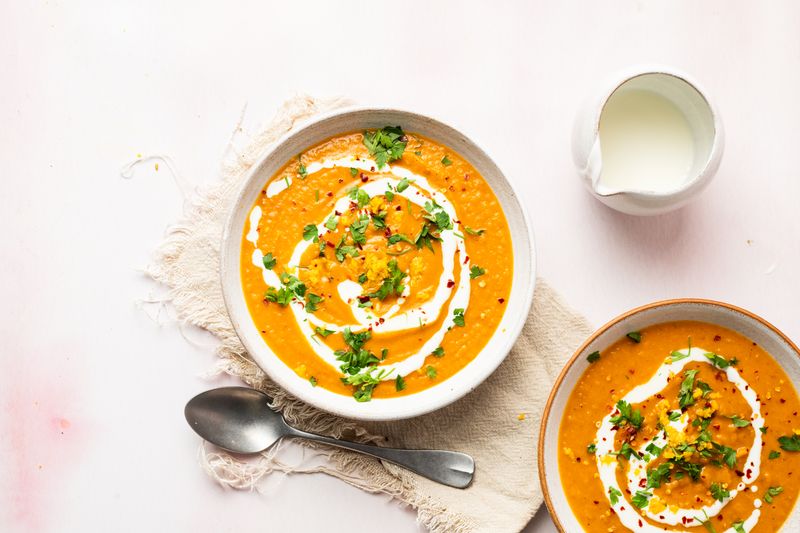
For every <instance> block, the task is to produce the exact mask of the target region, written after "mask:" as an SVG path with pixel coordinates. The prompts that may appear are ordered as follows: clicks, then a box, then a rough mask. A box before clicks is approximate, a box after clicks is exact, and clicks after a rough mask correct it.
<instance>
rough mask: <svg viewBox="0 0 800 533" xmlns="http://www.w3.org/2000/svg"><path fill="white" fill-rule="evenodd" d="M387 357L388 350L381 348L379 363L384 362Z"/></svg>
mask: <svg viewBox="0 0 800 533" xmlns="http://www.w3.org/2000/svg"><path fill="white" fill-rule="evenodd" d="M387 355H389V348H381V361H383V360H385V359H386V356H387Z"/></svg>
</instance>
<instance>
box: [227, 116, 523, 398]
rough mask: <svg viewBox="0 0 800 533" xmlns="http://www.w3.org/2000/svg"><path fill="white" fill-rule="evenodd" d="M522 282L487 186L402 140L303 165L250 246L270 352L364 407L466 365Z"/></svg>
mask: <svg viewBox="0 0 800 533" xmlns="http://www.w3.org/2000/svg"><path fill="white" fill-rule="evenodd" d="M512 269H513V255H512V249H511V236H510V233H509V229H508V223H507V222H506V219H505V216H504V215H503V211H502V209H501V207H500V204H499V202H498V201H497V198H496V197H495V195H494V193H493V192H492V189H491V188H490V187H489V185H488V184H487V183H486V181H484V179H483V178H482V177H481V176H480V174H478V172H477V171H476V170H475V169H474V168H473V167H472V166H471V165H470V164H469V163H468V162H467V161H466V160H465V159H463V158H462V157H460V156H459V155H458V154H457V153H455V152H453V151H452V150H450V149H448V148H447V147H446V146H443V145H441V144H438V143H436V142H434V141H432V140H430V139H427V138H424V137H422V136H420V135H415V134H412V133H406V132H403V131H402V130H401V129H400V128H397V127H386V128H383V129H381V130H375V131H367V132H363V133H362V132H359V133H349V134H345V135H341V136H338V137H334V138H332V139H329V140H327V141H325V142H323V143H321V144H319V145H317V146H314V147H313V148H311V149H309V150H307V151H305V152H303V153H301V154H298V156H297V158H295V159H292V160H291V161H288V162H287V163H286V164H285V165H284V166H283V168H281V169H280V171H279V172H277V173H276V174H275V175H274V176H273V177H272V178H271V179H270V181H269V182H268V183H266V184H265V185H264V188H263V190H262V191H261V195H260V197H259V198H258V199H257V200H256V202H255V203H254V205H253V207H252V210H251V212H250V216H249V222H248V224H246V226H245V228H244V234H243V235H242V252H241V276H242V286H243V290H244V295H245V298H246V300H247V304H248V307H249V309H250V313H251V315H252V318H253V320H254V321H255V323H256V325H257V326H258V328H259V330H260V331H261V334H262V337H263V338H264V341H265V342H266V343H267V344H268V345H269V347H270V348H271V349H272V351H273V352H274V353H275V354H276V355H277V356H278V357H279V358H280V359H281V360H282V361H283V362H284V363H286V365H288V366H289V367H290V368H291V369H293V370H294V371H295V372H296V373H297V374H298V375H299V376H300V377H302V378H304V379H306V380H308V383H309V385H308V386H309V387H324V388H326V389H328V390H331V391H334V392H337V393H340V394H347V395H353V396H354V398H355V400H357V401H369V400H370V399H371V398H373V397H375V398H378V397H391V396H397V395H402V394H411V393H414V392H418V391H421V390H423V389H426V388H428V387H431V386H433V385H435V384H437V383H441V382H442V381H444V380H446V379H447V378H449V377H451V376H452V375H454V374H455V373H456V372H458V371H459V370H460V369H462V368H463V367H464V366H465V365H467V364H468V363H469V362H470V361H471V360H472V359H473V358H474V357H475V356H476V355H477V354H478V353H479V352H480V351H481V349H482V348H483V347H484V346H485V344H486V343H487V342H488V340H489V338H490V337H491V336H492V335H493V333H494V331H495V329H497V327H498V324H499V323H500V320H501V318H502V316H503V313H504V310H505V302H506V301H507V300H508V296H509V291H510V287H511V279H512Z"/></svg>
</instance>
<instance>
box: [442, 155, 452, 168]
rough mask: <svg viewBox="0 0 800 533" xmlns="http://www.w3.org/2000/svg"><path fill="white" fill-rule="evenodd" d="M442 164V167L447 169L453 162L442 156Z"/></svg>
mask: <svg viewBox="0 0 800 533" xmlns="http://www.w3.org/2000/svg"><path fill="white" fill-rule="evenodd" d="M442 164H443V165H444V166H446V167H449V166H450V165H452V164H453V162H452V161H451V160H450V158H449V157H447V156H444V157H443V158H442Z"/></svg>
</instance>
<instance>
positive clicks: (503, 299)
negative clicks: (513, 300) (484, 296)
mask: <svg viewBox="0 0 800 533" xmlns="http://www.w3.org/2000/svg"><path fill="white" fill-rule="evenodd" d="M497 301H498V303H503V302H505V301H506V299H505V298H498V299H497Z"/></svg>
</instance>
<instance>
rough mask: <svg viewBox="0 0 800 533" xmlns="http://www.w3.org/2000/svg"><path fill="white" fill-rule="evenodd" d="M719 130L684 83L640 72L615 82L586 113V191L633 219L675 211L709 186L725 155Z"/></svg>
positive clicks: (581, 123)
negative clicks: (633, 216) (637, 216)
mask: <svg viewBox="0 0 800 533" xmlns="http://www.w3.org/2000/svg"><path fill="white" fill-rule="evenodd" d="M722 143H723V134H722V124H721V122H720V120H719V116H718V115H717V113H716V112H715V110H714V109H713V107H712V105H711V104H710V103H709V101H708V99H707V97H706V96H705V95H704V93H702V92H701V91H700V90H699V89H698V88H697V87H696V85H695V84H694V83H690V82H689V81H687V79H686V76H685V75H682V74H677V73H675V72H672V71H668V70H666V69H658V70H645V71H642V70H641V69H640V70H638V71H634V72H631V73H626V74H623V75H620V76H617V77H616V79H615V80H614V81H613V82H612V83H610V84H608V85H607V86H606V87H605V89H604V90H603V91H602V92H601V93H600V94H599V96H596V97H594V98H592V99H590V100H588V101H587V103H586V104H585V105H584V107H583V109H582V110H581V112H580V113H579V114H578V117H577V119H576V123H575V130H574V133H573V145H572V148H573V156H574V159H575V164H576V166H577V167H578V171H579V173H580V174H581V176H582V177H583V179H584V182H585V183H586V185H587V187H588V188H589V190H590V191H591V192H592V193H593V194H594V196H595V197H597V198H598V199H599V200H601V201H602V202H603V203H605V204H606V205H608V206H610V207H612V208H614V209H616V210H618V211H622V212H624V213H628V214H633V215H652V214H659V213H665V212H667V211H670V210H673V209H677V208H678V207H681V206H682V205H684V204H685V203H686V202H688V201H689V200H690V199H691V198H692V197H693V196H694V195H695V194H696V193H697V192H699V191H700V190H702V189H703V188H704V187H705V185H707V183H708V182H709V181H710V179H711V177H712V176H713V174H714V172H715V171H716V169H717V167H718V166H719V161H720V158H721V155H722Z"/></svg>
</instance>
